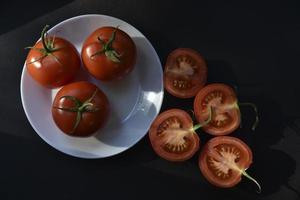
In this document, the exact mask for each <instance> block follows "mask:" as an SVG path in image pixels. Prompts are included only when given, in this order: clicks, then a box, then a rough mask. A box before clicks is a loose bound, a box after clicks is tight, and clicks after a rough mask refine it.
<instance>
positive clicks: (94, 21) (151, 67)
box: [21, 15, 163, 158]
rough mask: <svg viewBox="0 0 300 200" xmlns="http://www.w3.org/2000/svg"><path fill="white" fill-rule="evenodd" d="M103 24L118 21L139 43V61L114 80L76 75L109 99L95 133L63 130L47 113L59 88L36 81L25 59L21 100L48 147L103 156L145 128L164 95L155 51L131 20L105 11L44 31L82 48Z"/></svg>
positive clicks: (127, 143) (125, 144)
mask: <svg viewBox="0 0 300 200" xmlns="http://www.w3.org/2000/svg"><path fill="white" fill-rule="evenodd" d="M101 26H120V27H119V28H120V29H121V30H123V31H125V32H126V33H127V34H129V35H130V36H131V38H132V39H133V40H134V42H135V45H136V47H137V63H136V66H135V68H134V70H133V71H132V72H131V73H130V74H129V75H128V76H127V77H125V78H124V79H122V80H120V81H117V82H111V83H103V82H100V81H98V80H95V79H93V78H92V77H91V76H89V75H88V74H87V73H85V71H84V70H83V69H82V71H81V73H80V74H81V75H80V76H79V77H77V80H88V81H90V82H93V83H95V84H96V85H98V86H99V87H100V88H101V89H102V90H103V91H104V92H105V94H106V95H107V96H108V99H109V101H110V105H111V113H110V116H109V120H108V123H107V124H106V126H105V127H104V128H103V129H101V130H99V133H97V134H96V135H95V136H94V137H89V138H74V137H70V136H67V135H65V134H63V133H62V132H61V131H60V130H59V129H58V128H57V127H56V125H55V124H54V121H53V119H52V115H51V104H52V100H53V98H54V97H55V94H56V92H57V91H58V90H57V89H56V90H50V89H45V88H43V87H41V86H39V85H38V84H37V83H36V82H35V81H34V80H33V79H32V78H31V77H30V76H29V74H28V72H27V70H26V67H25V65H24V67H23V72H22V77H21V97H22V104H23V108H24V110H25V113H26V116H27V118H28V120H29V122H30V124H31V126H32V127H33V128H34V130H35V131H36V132H37V134H38V135H39V136H40V137H41V138H42V139H43V140H44V141H46V142H47V143H48V144H49V145H51V146H52V147H54V148H56V149H58V150H59V151H61V152H64V153H66V154H69V155H72V156H76V157H80V158H104V157H108V156H112V155H115V154H118V153H120V152H122V151H125V150H126V149H128V148H130V147H132V146H133V145H134V144H135V143H137V142H138V141H139V140H140V139H141V138H142V137H143V136H145V134H146V133H147V131H148V129H149V127H150V125H151V123H152V121H153V120H154V118H155V117H156V116H157V114H158V113H159V110H160V107H161V104H162V100H163V81H162V74H163V73H162V67H161V63H160V60H159V57H158V56H157V54H156V52H155V50H154V48H153V47H152V45H151V44H150V42H149V41H148V40H147V39H146V37H145V36H144V35H143V34H142V33H141V32H139V31H138V30H137V29H136V28H134V27H133V26H131V25H130V24H128V23H126V22H124V21H122V20H120V19H117V18H114V17H110V16H105V15H82V16H77V17H74V18H70V19H67V20H65V21H63V22H61V23H59V24H57V25H56V26H54V27H53V28H52V29H50V30H49V31H48V33H49V34H50V35H52V34H55V35H56V36H60V37H63V38H66V39H67V40H69V41H70V42H71V43H73V44H74V45H75V47H76V48H77V51H78V52H81V47H82V43H83V41H84V40H85V38H86V37H87V36H88V35H89V34H91V33H92V32H93V31H94V30H95V29H97V28H99V27H101Z"/></svg>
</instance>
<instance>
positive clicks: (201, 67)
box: [164, 48, 207, 98]
mask: <svg viewBox="0 0 300 200" xmlns="http://www.w3.org/2000/svg"><path fill="white" fill-rule="evenodd" d="M206 79H207V66H206V62H205V60H204V58H203V57H202V56H201V55H200V54H199V53H198V52H197V51H195V50H193V49H189V48H178V49H175V50H174V51H172V52H171V53H170V54H169V56H168V58H167V62H166V65H165V70H164V86H165V89H166V90H167V91H168V92H169V93H170V94H172V95H173V96H176V97H178V98H191V97H194V96H195V95H196V94H197V92H198V91H199V90H200V89H201V88H203V87H204V85H205V83H206Z"/></svg>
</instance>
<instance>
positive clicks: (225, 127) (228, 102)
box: [194, 83, 241, 135]
mask: <svg viewBox="0 0 300 200" xmlns="http://www.w3.org/2000/svg"><path fill="white" fill-rule="evenodd" d="M210 108H211V109H212V120H211V122H210V123H208V125H206V126H204V127H203V130H204V131H205V132H207V133H209V134H211V135H227V134H230V133H232V132H233V131H234V130H236V129H237V128H238V127H239V125H240V122H241V114H240V110H239V107H238V104H237V97H236V95H235V92H234V90H233V89H232V88H231V87H229V86H227V85H225V84H221V83H214V84H210V85H207V86H205V87H204V88H203V89H201V90H200V91H199V92H198V94H197V96H196V98H195V100H194V112H195V116H196V119H197V120H198V122H199V123H203V122H204V121H205V120H207V119H208V115H209V110H210Z"/></svg>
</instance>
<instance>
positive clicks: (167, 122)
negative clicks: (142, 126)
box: [149, 109, 199, 161]
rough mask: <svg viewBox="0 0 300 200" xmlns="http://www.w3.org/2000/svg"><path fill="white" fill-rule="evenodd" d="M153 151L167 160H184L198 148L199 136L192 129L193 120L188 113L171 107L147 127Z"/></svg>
mask: <svg viewBox="0 0 300 200" xmlns="http://www.w3.org/2000/svg"><path fill="white" fill-rule="evenodd" d="M149 137H150V142H151V145H152V147H153V149H154V151H155V152H156V153H157V154H158V155H159V156H160V157H162V158H164V159H166V160H169V161H184V160H188V159H189V158H191V157H192V156H193V155H194V154H195V153H196V151H197V150H198V149H199V137H198V135H197V134H196V133H195V132H194V131H193V121H192V119H191V117H190V116H189V114H188V113H186V112H185V111H183V110H179V109H171V110H167V111H165V112H163V113H161V114H160V115H159V116H158V117H157V118H156V119H155V120H154V122H153V123H152V125H151V127H150V129H149Z"/></svg>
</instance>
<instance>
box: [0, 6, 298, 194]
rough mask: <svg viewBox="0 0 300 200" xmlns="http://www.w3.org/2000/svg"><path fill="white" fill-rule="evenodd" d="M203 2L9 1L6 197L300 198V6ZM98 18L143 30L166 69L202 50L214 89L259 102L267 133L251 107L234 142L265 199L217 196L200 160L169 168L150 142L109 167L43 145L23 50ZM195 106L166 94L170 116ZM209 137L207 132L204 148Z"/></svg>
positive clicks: (0, 149) (2, 82) (238, 190)
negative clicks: (248, 155) (28, 101)
mask: <svg viewBox="0 0 300 200" xmlns="http://www.w3.org/2000/svg"><path fill="white" fill-rule="evenodd" d="M196 2H199V1H194V2H192V1H187V0H186V1H179V2H178V3H175V1H171V0H170V1H138V0H135V1H129V0H119V1H117V0H101V1H96V0H93V1H92V0H89V1H84V0H81V1H66V2H64V3H63V2H62V1H58V0H55V1H53V0H52V1H48V2H45V1H43V2H41V1H40V3H39V4H36V3H34V1H31V0H30V1H28V0H27V1H26V3H19V1H16V0H10V1H1V6H0V11H1V12H0V13H1V14H0V23H1V27H0V47H1V53H0V55H1V57H0V91H1V95H0V107H1V110H0V120H1V121H0V123H1V128H0V159H1V161H0V163H1V164H0V177H1V179H0V183H1V185H0V186H1V187H0V199H129V198H139V199H145V198H149V199H158V198H160V197H163V198H166V199H192V198H197V199H222V200H225V199H243V200H246V199H272V200H276V199H283V198H284V199H288V200H294V199H300V197H299V195H300V93H299V91H300V80H299V72H300V70H299V68H300V62H299V53H300V51H299V47H300V37H299V36H300V23H299V22H300V12H299V10H300V1H282V2H279V1H276V2H275V1H272V2H271V3H264V4H262V3H261V2H260V3H256V4H254V3H248V4H244V5H239V4H231V3H226V4H225V3H216V2H211V3H204V2H201V3H200V2H199V3H196ZM224 2H225V1H224ZM251 2H252V1H251ZM89 13H96V14H97V13H98V14H106V15H111V16H115V17H118V18H121V19H123V20H125V21H127V22H129V23H130V24H132V25H133V26H135V27H137V28H138V29H139V30H140V31H141V32H143V33H144V34H145V35H146V36H147V37H148V39H149V40H150V41H151V43H152V44H153V46H154V48H155V49H156V51H157V53H158V55H159V56H160V58H161V61H162V63H164V62H165V59H166V56H167V54H168V53H169V52H170V51H171V50H173V49H174V48H177V47H190V48H194V49H196V50H198V51H199V52H201V53H202V54H203V55H204V56H205V57H206V59H207V61H208V69H209V82H225V83H228V84H230V85H233V86H237V88H238V95H239V98H240V100H241V101H252V102H254V103H256V104H257V106H258V108H259V111H260V116H261V122H260V125H259V127H258V129H257V131H256V132H251V131H250V126H251V124H250V122H251V120H252V118H251V117H252V113H251V110H247V109H243V110H242V111H243V114H244V116H246V117H245V118H244V124H243V125H244V126H243V128H242V129H240V130H238V131H237V132H235V133H234V135H235V136H237V137H239V138H241V139H243V140H244V141H246V142H247V143H248V144H249V146H250V147H251V148H252V150H253V153H254V163H253V165H252V166H251V168H250V169H249V173H251V174H253V175H254V176H255V177H257V179H258V180H259V181H260V182H261V185H262V188H263V192H262V194H260V195H257V194H256V193H255V189H256V188H255V187H254V186H253V184H252V183H251V182H249V181H248V180H243V181H242V182H241V183H240V184H239V185H238V186H237V187H235V188H233V189H228V190H224V189H218V188H215V187H213V186H211V185H210V184H208V183H207V182H206V181H205V180H204V178H203V177H202V175H201V174H200V171H199V170H198V167H197V156H195V157H194V158H193V159H191V160H190V161H188V162H185V163H182V164H173V163H170V162H167V161H164V160H162V159H160V158H158V157H157V156H156V155H155V154H154V153H153V151H152V149H151V147H150V144H149V141H148V137H145V138H144V139H142V140H141V141H140V142H139V143H138V144H137V145H135V146H134V147H133V148H131V149H130V150H128V151H126V152H124V153H122V154H120V155H117V156H114V157H111V158H107V159H100V160H84V159H77V158H73V157H70V156H66V155H64V154H63V153H61V152H58V151H56V150H55V149H53V148H52V147H50V146H49V145H47V144H46V143H45V142H43V141H42V139H40V138H39V136H38V135H37V134H36V133H35V132H34V130H33V129H32V128H31V126H30V124H29V122H28V121H27V119H26V116H25V114H24V111H23V108H22V105H21V99H20V88H19V85H20V76H21V70H22V66H23V63H24V60H25V58H26V54H27V52H26V51H25V50H23V48H24V47H25V46H28V45H30V44H33V43H34V41H35V40H36V39H37V38H38V37H39V33H40V30H41V28H42V27H43V26H44V25H45V24H50V25H55V24H57V23H58V22H60V21H62V20H64V19H67V18H70V17H73V16H76V15H80V14H89ZM191 105H192V100H179V99H176V98H174V97H171V96H170V95H169V94H167V93H166V94H165V98H164V103H163V107H162V110H165V109H168V108H173V107H177V108H183V109H186V110H189V109H191V108H192V107H191ZM247 119H249V120H247ZM209 138H210V137H209V136H207V135H206V134H202V135H201V139H202V143H204V142H205V141H206V140H207V139H209Z"/></svg>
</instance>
